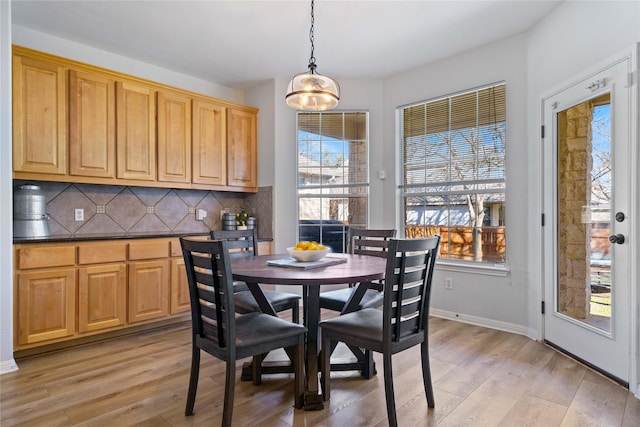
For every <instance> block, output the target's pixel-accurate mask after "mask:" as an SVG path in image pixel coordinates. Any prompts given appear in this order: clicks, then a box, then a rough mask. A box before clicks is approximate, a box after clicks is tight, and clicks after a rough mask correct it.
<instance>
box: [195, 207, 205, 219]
mask: <svg viewBox="0 0 640 427" xmlns="http://www.w3.org/2000/svg"><path fill="white" fill-rule="evenodd" d="M206 217H207V211H205V210H204V209H197V210H196V221H204V219H205V218H206Z"/></svg>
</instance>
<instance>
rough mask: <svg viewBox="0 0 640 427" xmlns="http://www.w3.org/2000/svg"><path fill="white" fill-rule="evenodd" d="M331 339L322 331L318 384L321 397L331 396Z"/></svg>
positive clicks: (324, 398)
mask: <svg viewBox="0 0 640 427" xmlns="http://www.w3.org/2000/svg"><path fill="white" fill-rule="evenodd" d="M331 350H332V348H331V340H330V339H329V338H327V336H326V335H325V333H324V331H323V332H322V350H320V374H321V375H320V386H321V387H322V399H323V400H329V399H330V398H331V384H330V383H331Z"/></svg>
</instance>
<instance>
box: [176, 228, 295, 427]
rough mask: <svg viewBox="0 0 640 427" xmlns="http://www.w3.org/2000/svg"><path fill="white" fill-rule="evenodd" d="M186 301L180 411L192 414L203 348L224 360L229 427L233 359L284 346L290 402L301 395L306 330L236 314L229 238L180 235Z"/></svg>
mask: <svg viewBox="0 0 640 427" xmlns="http://www.w3.org/2000/svg"><path fill="white" fill-rule="evenodd" d="M180 244H181V246H182V254H183V256H184V261H185V267H186V271H187V279H188V284H189V296H190V299H191V322H192V331H193V337H192V354H191V377H190V380H189V392H188V395H187V405H186V408H185V415H191V414H193V407H194V404H195V399H196V390H197V388H198V374H199V370H200V351H201V350H203V351H205V352H207V353H209V354H211V355H212V356H214V357H215V358H217V359H220V360H223V361H225V362H226V375H225V388H224V406H223V411H222V425H223V426H231V417H232V413H233V398H234V390H235V378H236V367H235V365H236V363H235V362H236V361H237V360H239V359H244V358H247V357H252V356H255V355H260V354H263V353H267V352H269V351H272V350H276V349H279V348H285V349H287V350H288V351H289V352H290V353H292V354H293V358H292V359H293V371H294V381H293V388H294V405H295V407H296V408H302V405H303V396H304V371H303V366H304V336H305V333H306V331H307V329H306V328H305V327H304V326H302V325H298V324H297V323H292V322H289V321H287V320H284V319H281V318H278V317H276V316H271V315H268V314H264V313H261V312H253V313H248V314H244V315H236V312H235V293H234V290H233V279H232V273H231V263H230V260H229V246H230V244H229V242H226V241H217V240H196V239H189V238H187V237H182V238H180Z"/></svg>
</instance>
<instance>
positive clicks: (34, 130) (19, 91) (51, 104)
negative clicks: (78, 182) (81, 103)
mask: <svg viewBox="0 0 640 427" xmlns="http://www.w3.org/2000/svg"><path fill="white" fill-rule="evenodd" d="M66 105H67V69H66V68H65V67H63V66H60V65H57V64H54V63H50V62H47V61H43V60H40V59H35V58H29V57H25V56H21V55H14V57H13V170H14V172H36V173H47V174H56V175H57V174H61V175H64V174H66V173H67V122H66V120H67V107H66Z"/></svg>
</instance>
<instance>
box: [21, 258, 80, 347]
mask: <svg viewBox="0 0 640 427" xmlns="http://www.w3.org/2000/svg"><path fill="white" fill-rule="evenodd" d="M17 279H18V280H17V286H18V289H17V302H16V309H17V314H18V316H17V318H18V322H17V325H16V329H17V331H16V335H17V337H18V344H19V345H24V344H32V343H37V342H42V341H47V340H53V339H56V338H64V337H68V336H71V335H73V334H74V333H75V329H76V323H75V321H76V270H75V268H65V269H55V270H46V271H33V272H27V273H20V274H18V275H17Z"/></svg>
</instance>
